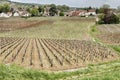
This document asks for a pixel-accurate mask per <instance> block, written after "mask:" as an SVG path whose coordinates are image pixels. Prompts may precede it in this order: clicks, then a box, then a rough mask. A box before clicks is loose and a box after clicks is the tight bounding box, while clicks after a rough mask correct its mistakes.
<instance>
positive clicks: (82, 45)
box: [0, 37, 119, 71]
mask: <svg viewBox="0 0 120 80" xmlns="http://www.w3.org/2000/svg"><path fill="white" fill-rule="evenodd" d="M117 59H119V55H118V54H116V52H115V51H113V50H111V49H108V48H106V47H105V46H102V45H100V44H97V43H94V42H91V41H85V40H63V39H62V40H60V39H41V38H14V37H7V38H5V37H1V38H0V60H1V62H2V63H4V64H17V65H21V66H25V67H31V68H35V69H40V70H53V71H56V70H65V69H74V68H80V67H85V66H87V65H89V64H97V63H103V62H108V61H112V60H117Z"/></svg>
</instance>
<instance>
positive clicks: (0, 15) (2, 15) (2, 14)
mask: <svg viewBox="0 0 120 80" xmlns="http://www.w3.org/2000/svg"><path fill="white" fill-rule="evenodd" d="M0 17H5V18H9V17H10V16H8V15H7V14H6V13H4V12H2V13H0Z"/></svg>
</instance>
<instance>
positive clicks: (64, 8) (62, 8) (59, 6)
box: [57, 5, 70, 12]
mask: <svg viewBox="0 0 120 80" xmlns="http://www.w3.org/2000/svg"><path fill="white" fill-rule="evenodd" d="M57 9H58V10H60V11H62V12H66V11H68V10H69V9H70V8H69V6H66V5H62V6H61V5H58V6H57Z"/></svg>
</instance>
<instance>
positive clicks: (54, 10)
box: [49, 4, 57, 16]
mask: <svg viewBox="0 0 120 80" xmlns="http://www.w3.org/2000/svg"><path fill="white" fill-rule="evenodd" d="M50 6H51V8H50V9H49V15H50V16H55V14H57V8H56V5H54V4H51V5H50Z"/></svg>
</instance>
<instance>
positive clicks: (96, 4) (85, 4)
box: [11, 0, 120, 8]
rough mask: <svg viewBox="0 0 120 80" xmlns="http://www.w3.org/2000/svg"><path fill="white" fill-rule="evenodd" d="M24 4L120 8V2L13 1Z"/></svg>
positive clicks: (90, 0)
mask: <svg viewBox="0 0 120 80" xmlns="http://www.w3.org/2000/svg"><path fill="white" fill-rule="evenodd" d="M11 1H16V2H23V3H39V4H57V5H63V4H65V5H68V6H71V7H89V6H92V7H100V6H102V5H103V4H109V5H110V6H111V7H112V8H117V7H118V6H120V0H11Z"/></svg>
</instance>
